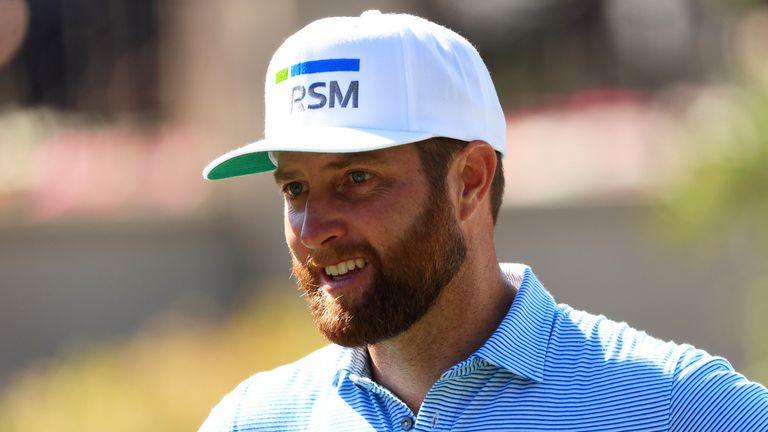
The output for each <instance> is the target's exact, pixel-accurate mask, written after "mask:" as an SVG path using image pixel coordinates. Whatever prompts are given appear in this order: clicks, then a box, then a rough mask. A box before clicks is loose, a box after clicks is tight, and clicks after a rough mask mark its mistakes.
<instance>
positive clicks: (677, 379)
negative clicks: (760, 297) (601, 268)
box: [200, 264, 768, 432]
mask: <svg viewBox="0 0 768 432" xmlns="http://www.w3.org/2000/svg"><path fill="white" fill-rule="evenodd" d="M502 268H503V269H504V271H505V274H507V275H508V277H510V278H511V280H512V281H513V283H515V284H516V285H517V286H518V293H517V296H516V297H515V300H514V302H513V304H512V307H511V308H510V310H509V312H508V313H507V315H506V317H505V318H504V320H503V321H502V322H501V324H500V325H499V327H498V329H497V330H496V331H495V332H494V333H493V335H492V336H491V337H490V338H489V339H488V340H487V341H486V343H485V344H484V345H483V346H482V347H481V348H480V349H478V350H477V352H475V353H474V354H473V355H471V356H470V357H469V358H467V359H466V360H464V361H462V362H460V363H458V364H456V365H455V366H453V367H451V368H450V369H448V370H446V371H445V372H444V373H443V374H442V376H441V377H440V378H439V379H438V381H437V382H436V383H435V384H434V385H433V386H432V388H431V389H430V390H429V392H428V393H427V395H426V398H425V399H424V401H423V403H422V405H421V408H420V409H419V412H418V413H414V412H412V411H411V410H410V409H409V408H408V407H407V406H406V405H405V403H403V402H402V401H401V400H400V399H399V398H398V397H397V396H396V395H394V394H393V393H392V392H390V391H389V390H388V389H386V388H385V387H382V386H380V385H379V384H377V383H376V382H374V381H373V380H372V379H371V371H370V366H369V360H368V355H367V351H366V350H365V349H350V348H343V347H339V346H336V345H329V346H327V347H325V348H322V349H320V350H318V351H316V352H314V353H312V354H310V355H308V356H307V357H305V358H303V359H301V360H299V361H297V362H295V363H293V364H290V365H286V366H282V367H279V368H277V369H275V370H272V371H270V372H263V373H258V374H256V375H254V376H252V377H251V378H249V379H247V380H245V381H244V382H242V383H241V384H240V385H239V386H238V387H237V388H236V389H235V390H233V391H232V392H231V393H230V394H228V395H227V396H225V397H224V399H223V400H222V401H221V402H220V403H219V404H218V405H217V406H216V407H215V408H214V409H213V411H212V412H211V414H210V416H209V417H208V419H207V420H206V422H205V423H204V424H203V426H202V427H201V429H200V430H201V431H204V432H212V431H307V430H311V431H401V430H404V431H408V430H413V431H526V432H533V431H590V432H596V431H729V432H730V431H738V432H745V431H760V432H768V391H767V390H766V388H765V387H763V386H762V385H760V384H757V383H754V382H750V381H748V380H747V379H746V378H744V376H742V375H740V374H738V373H736V372H734V371H733V368H732V367H731V365H730V364H729V363H728V362H727V361H726V360H724V359H722V358H719V357H713V356H710V355H709V354H707V353H706V352H704V351H701V350H698V349H696V348H694V347H692V346H689V345H677V344H675V343H672V342H664V341H661V340H658V339H655V338H653V337H650V336H648V335H647V334H645V333H644V332H642V331H638V330H635V329H632V328H631V327H629V326H627V325H626V324H625V323H618V322H614V321H610V320H608V319H606V318H605V317H603V316H596V315H590V314H588V313H585V312H580V311H577V310H574V309H572V308H571V307H569V306H566V305H558V304H556V303H555V301H554V299H553V298H552V296H551V295H550V294H549V293H548V292H547V291H546V290H545V289H544V287H543V286H542V285H541V283H540V282H539V281H538V280H537V278H536V277H535V276H534V274H533V272H532V271H531V269H530V268H528V267H525V266H521V265H506V264H505V265H502Z"/></svg>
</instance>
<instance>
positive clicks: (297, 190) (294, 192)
mask: <svg viewBox="0 0 768 432" xmlns="http://www.w3.org/2000/svg"><path fill="white" fill-rule="evenodd" d="M304 190H305V187H304V185H303V184H302V183H299V182H291V183H288V184H287V185H285V189H284V191H285V193H286V194H287V195H288V196H289V197H291V198H295V197H297V196H299V195H301V194H302V193H304Z"/></svg>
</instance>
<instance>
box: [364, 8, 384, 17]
mask: <svg viewBox="0 0 768 432" xmlns="http://www.w3.org/2000/svg"><path fill="white" fill-rule="evenodd" d="M375 15H381V11H380V10H378V9H371V10H367V11H365V12H363V13H361V14H360V18H365V17H370V16H375Z"/></svg>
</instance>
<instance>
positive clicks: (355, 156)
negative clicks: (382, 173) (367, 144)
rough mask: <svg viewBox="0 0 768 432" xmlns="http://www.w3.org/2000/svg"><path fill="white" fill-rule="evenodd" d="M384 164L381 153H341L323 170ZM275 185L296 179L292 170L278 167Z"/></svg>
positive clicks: (274, 174) (275, 172)
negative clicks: (363, 164)
mask: <svg viewBox="0 0 768 432" xmlns="http://www.w3.org/2000/svg"><path fill="white" fill-rule="evenodd" d="M383 162H384V156H382V153H381V152H380V151H368V152H360V153H339V157H338V158H337V159H335V160H332V161H330V162H328V163H326V164H325V165H323V170H341V169H344V168H348V167H350V166H352V165H355V164H359V163H367V164H381V163H383ZM272 176H273V177H274V178H275V183H280V182H281V181H285V180H287V179H288V178H291V177H294V176H295V175H294V174H293V171H292V170H281V169H280V167H279V166H278V167H277V169H275V171H274V172H273V174H272Z"/></svg>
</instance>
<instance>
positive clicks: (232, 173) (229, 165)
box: [205, 152, 276, 180]
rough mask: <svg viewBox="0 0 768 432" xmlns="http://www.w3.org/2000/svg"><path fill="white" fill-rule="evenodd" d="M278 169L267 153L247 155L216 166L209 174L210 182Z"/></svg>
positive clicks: (207, 176) (207, 175)
mask: <svg viewBox="0 0 768 432" xmlns="http://www.w3.org/2000/svg"><path fill="white" fill-rule="evenodd" d="M275 168H276V167H275V165H274V164H273V163H272V161H271V160H270V159H269V154H268V153H267V152H257V153H246V154H243V155H239V156H235V157H233V158H231V159H228V160H226V161H224V162H222V163H220V164H219V165H216V166H215V167H213V169H211V170H210V171H209V172H208V173H207V174H206V176H205V177H206V178H207V179H208V180H221V179H225V178H230V177H237V176H242V175H248V174H256V173H260V172H264V171H272V170H274V169H275Z"/></svg>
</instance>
